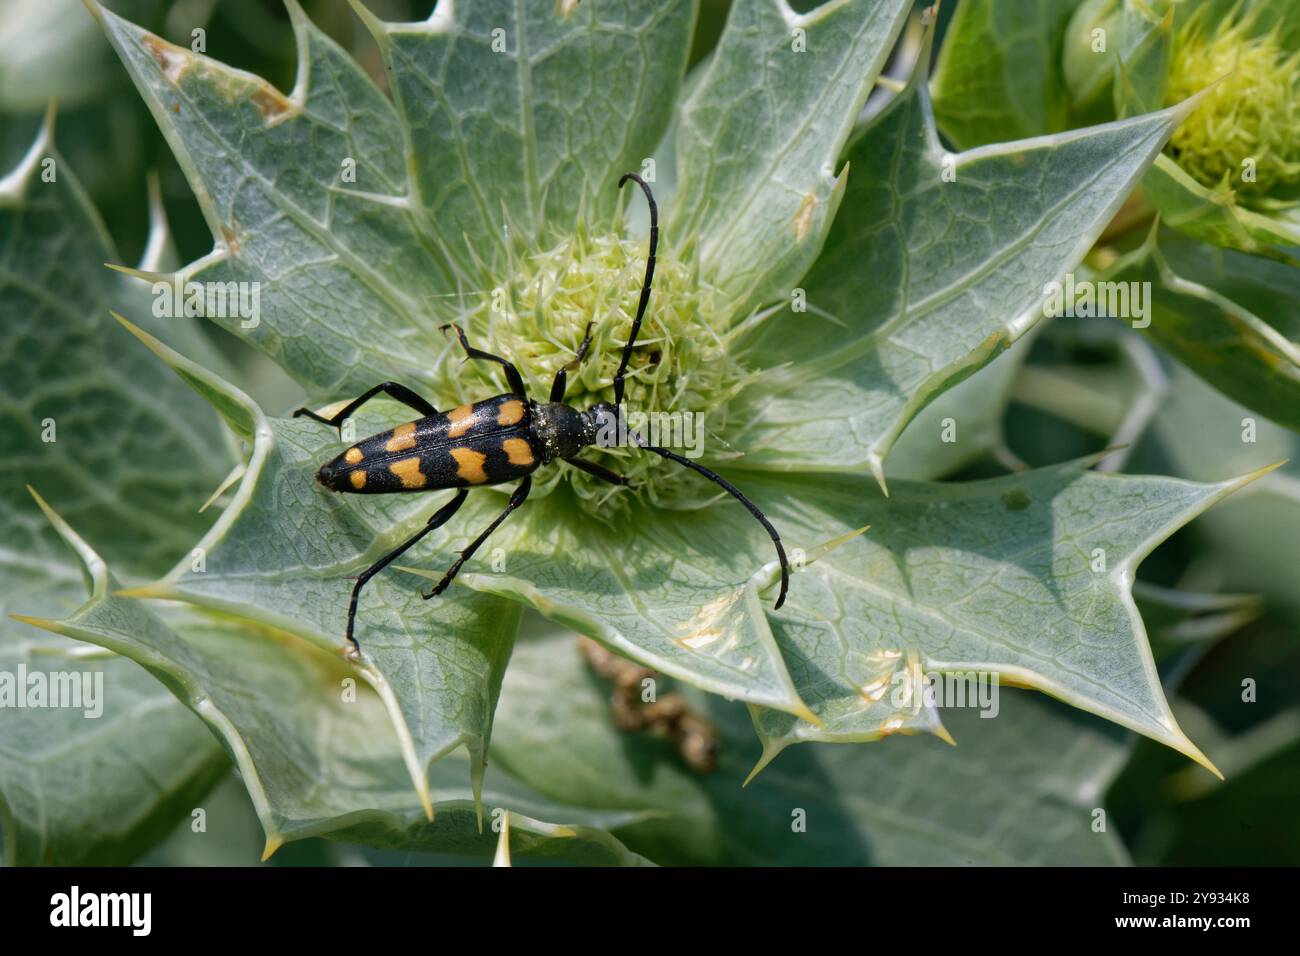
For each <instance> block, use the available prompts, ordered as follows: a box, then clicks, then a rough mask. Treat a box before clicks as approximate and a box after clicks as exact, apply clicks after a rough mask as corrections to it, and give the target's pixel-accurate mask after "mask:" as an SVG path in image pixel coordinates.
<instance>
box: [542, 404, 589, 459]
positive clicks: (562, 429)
mask: <svg viewBox="0 0 1300 956" xmlns="http://www.w3.org/2000/svg"><path fill="white" fill-rule="evenodd" d="M532 406H533V408H532V412H533V414H532V431H533V438H534V439H535V440H536V441H537V444H538V446H539V447H540V449H541V460H542V463H543V464H545V463H546V462H549V461H554V460H555V459H557V458H572V457H573V456H574V455H576V454H577V453H578V452H580V451H582V449H584V448H586V447H587V446H588V445H591V444H594V443H595V441H596V428H595V425H593V424H592V421H591V418H590V417H589V416H587V415H585V414H583V413H582V412H580V411H578V410H577V409H576V408H573V407H571V406H569V405H564V404H561V403H559V402H533V403H532Z"/></svg>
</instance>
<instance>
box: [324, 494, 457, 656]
mask: <svg viewBox="0 0 1300 956" xmlns="http://www.w3.org/2000/svg"><path fill="white" fill-rule="evenodd" d="M468 494H469V492H468V491H467V490H466V489H464V488H462V489H460V491H458V492H457V493H456V497H455V498H452V499H451V501H449V502H447V504H445V505H443V506H442V507H441V508H439V509H438V510H437V511H435V512H434V513H433V516H432V517H431V518H429V521H428V523H427V524H426V525H425V526H424V527H423V528H421V529H420V530H419V531H417V532H415V534H413V535H411V537H409V538H407V539H406V540H405V541H403V542H402V543H401V544H399V545H398V546H397V547H396V548H394V549H393V550H392V551H389V552H388V553H387V554H386V555H384V556H383V557H382V558H380V559H379V560H378V561H376V562H375V563H374V564H372V565H371V566H370V567H368V568H366V569H365V570H364V571H362V572H361V574H360V575H358V576H357V583H356V584H355V585H353V587H352V602H351V603H350V604H349V605H348V631H347V634H348V641H349V642H350V643H351V644H352V646H353V647H354V648H356V649H357V650H358V651H359V650H361V645H360V644H358V643H357V639H356V638H355V637H353V630H354V627H355V624H356V619H357V598H359V597H360V596H361V589H362V588H363V587H365V585H366V582H367V581H369V580H370V579H371V578H373V577H374V576H375V575H376V574H378V573H379V572H380V571H382V570H384V568H386V567H388V565H390V564H391V563H392V562H394V561H396V560H397V559H398V558H399V557H401V556H402V555H403V554H405V553H406V552H407V551H409V550H410V549H411V547H413V546H414V545H415V543H416V542H417V541H419V540H420V539H421V538H423V537H424V536H425V535H426V534H428V533H429V532H430V531H433V530H434V529H435V528H440V527H442V526H443V525H444V524H446V523H447V522H448V521H450V520H451V516H452V515H454V514H455V513H456V512H457V511H458V510H460V506H461V505H463V504H464V503H465V498H466V496H467V495H468Z"/></svg>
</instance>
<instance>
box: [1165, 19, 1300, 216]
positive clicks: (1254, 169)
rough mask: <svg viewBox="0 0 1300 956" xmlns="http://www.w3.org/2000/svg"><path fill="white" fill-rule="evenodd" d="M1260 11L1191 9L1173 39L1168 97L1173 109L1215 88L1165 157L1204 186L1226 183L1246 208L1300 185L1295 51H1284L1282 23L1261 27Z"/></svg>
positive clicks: (1298, 53)
mask: <svg viewBox="0 0 1300 956" xmlns="http://www.w3.org/2000/svg"><path fill="white" fill-rule="evenodd" d="M1264 9H1265V7H1264V5H1263V4H1255V3H1252V4H1243V3H1238V4H1237V5H1236V6H1234V7H1233V8H1232V9H1231V11H1230V12H1229V13H1228V15H1227V16H1224V17H1215V16H1213V15H1212V12H1211V5H1210V4H1204V5H1201V6H1200V7H1199V8H1197V9H1195V10H1194V11H1193V12H1192V13H1191V15H1190V16H1188V17H1187V19H1186V22H1185V23H1183V24H1181V25H1180V26H1179V28H1178V30H1177V33H1176V34H1175V37H1174V45H1173V59H1172V63H1171V66H1170V73H1169V85H1168V87H1167V95H1166V101H1167V102H1168V103H1170V104H1173V103H1178V102H1181V101H1183V100H1185V99H1186V98H1187V97H1189V96H1192V95H1194V94H1196V93H1197V92H1199V91H1201V90H1204V89H1206V88H1207V87H1211V86H1212V87H1213V88H1212V89H1210V91H1209V93H1208V94H1207V95H1206V98H1205V100H1204V102H1202V103H1201V105H1200V106H1199V107H1198V108H1197V109H1196V110H1194V111H1193V112H1192V114H1191V116H1189V117H1188V118H1187V119H1186V120H1185V121H1184V122H1183V123H1182V124H1181V125H1180V126H1179V127H1178V129H1176V130H1175V131H1174V134H1173V136H1172V137H1171V138H1170V140H1169V146H1168V152H1169V155H1170V156H1172V157H1173V158H1174V159H1175V160H1176V161H1177V162H1178V164H1179V165H1180V166H1182V167H1183V169H1185V170H1186V171H1187V172H1188V173H1190V174H1191V175H1192V177H1193V178H1195V179H1196V180H1197V181H1198V182H1200V183H1201V184H1202V185H1204V186H1210V187H1213V186H1218V185H1219V184H1221V183H1226V184H1228V185H1229V186H1231V187H1232V188H1233V189H1235V190H1236V191H1237V193H1238V194H1239V195H1240V196H1241V197H1242V199H1243V200H1244V201H1245V202H1247V203H1251V202H1258V201H1259V200H1260V199H1262V198H1264V197H1277V198H1279V199H1284V198H1288V197H1293V196H1294V195H1295V194H1296V187H1297V185H1300V135H1297V132H1296V131H1297V130H1300V49H1286V48H1285V47H1284V46H1283V44H1282V38H1283V35H1284V33H1283V26H1284V24H1283V22H1282V21H1281V20H1278V21H1276V22H1274V23H1273V25H1272V26H1271V27H1270V28H1268V29H1266V30H1262V31H1261V30H1260V29H1259V21H1260V15H1261V14H1262V13H1263V11H1264Z"/></svg>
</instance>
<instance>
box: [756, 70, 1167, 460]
mask: <svg viewBox="0 0 1300 956" xmlns="http://www.w3.org/2000/svg"><path fill="white" fill-rule="evenodd" d="M925 59H926V57H925V56H924V54H923V55H922V57H921V60H922V62H924V60H925ZM1191 106H1192V104H1191V103H1190V102H1189V103H1187V104H1184V105H1182V106H1179V107H1176V108H1174V109H1170V110H1165V111H1164V112H1161V113H1152V114H1149V115H1146V116H1141V117H1138V118H1135V119H1131V120H1124V121H1121V122H1117V123H1109V124H1107V125H1104V126H1098V127H1094V128H1090V129H1085V130H1079V131H1076V132H1070V133H1061V134H1058V135H1055V136H1048V137H1042V138H1039V139H1033V140H1024V141H1019V142H1014V143H1002V144H998V145H996V146H987V147H982V148H978V149H974V150H969V151H967V152H964V153H960V154H956V155H949V154H946V153H945V152H944V151H943V149H942V147H941V146H940V145H939V142H938V138H937V133H936V132H935V129H934V125H933V121H932V120H931V118H930V115H929V104H928V99H927V94H926V91H925V82H924V72H923V69H922V70H918V71H917V72H916V73H915V74H914V75H913V77H912V80H911V82H910V83H909V85H908V87H907V89H906V91H905V92H904V93H902V94H901V95H899V96H898V97H897V98H896V99H895V100H894V101H893V102H892V103H891V104H889V106H888V107H887V108H886V110H885V112H884V113H883V114H882V115H881V116H880V117H878V118H877V120H876V122H875V123H874V124H873V125H872V126H870V127H869V128H867V129H866V130H865V131H863V132H862V133H861V134H860V136H859V137H858V139H857V140H856V142H855V143H854V145H853V146H851V147H850V149H849V153H848V157H849V160H850V162H851V163H852V164H853V169H854V175H853V176H852V177H850V181H849V189H848V193H847V195H846V197H845V200H844V204H843V206H842V208H841V210H840V213H839V215H838V216H837V217H836V220H835V224H834V227H833V228H832V230H831V235H830V238H829V239H828V240H827V244H826V251H825V253H824V254H823V255H822V257H821V258H820V259H819V260H818V262H817V264H816V266H815V267H814V268H813V270H812V272H811V273H810V274H809V275H808V276H807V277H806V278H805V279H804V281H803V285H804V286H805V287H806V290H807V303H808V311H806V312H795V311H794V310H793V309H787V310H784V311H782V312H780V313H778V314H777V315H776V316H774V317H773V318H772V319H770V320H769V321H768V322H767V323H765V324H764V325H762V326H761V327H760V331H759V333H758V335H757V336H756V337H755V339H754V341H753V342H752V343H751V344H750V354H751V355H752V357H753V360H754V362H755V364H758V365H775V364H778V363H781V364H783V365H784V366H785V367H784V368H783V369H782V370H781V371H779V372H769V374H768V375H766V376H764V378H763V384H762V389H761V391H762V394H761V395H760V394H754V395H753V396H752V397H750V404H751V407H752V408H751V412H750V415H749V420H751V421H752V422H754V426H753V427H752V428H751V429H750V431H749V432H748V433H747V434H745V435H742V436H741V437H740V438H739V439H734V440H737V441H740V442H743V443H744V447H746V448H747V451H746V455H745V457H744V459H742V462H741V464H742V465H743V466H744V467H748V468H770V469H777V470H783V471H785V470H790V469H793V468H797V467H800V463H801V462H807V461H811V460H817V461H818V462H819V463H820V464H821V466H822V467H824V468H836V469H839V468H843V469H860V468H864V467H870V468H871V470H872V471H873V473H875V474H876V476H877V477H878V478H881V477H882V476H883V470H882V466H883V461H884V458H885V455H886V454H887V453H888V452H889V449H890V448H891V446H892V445H893V443H894V441H895V440H896V439H897V437H898V435H899V434H900V433H901V432H902V430H903V428H904V427H905V426H906V425H907V423H908V422H909V421H910V420H911V418H912V417H913V416H914V415H916V413H917V412H918V411H919V410H920V409H921V408H923V407H924V406H925V405H926V404H927V403H928V402H929V401H930V400H931V399H932V398H933V397H934V396H935V395H937V394H939V393H940V392H942V391H943V390H944V389H946V388H949V387H951V386H952V385H955V384H956V383H958V382H960V381H961V380H962V379H964V378H965V377H966V376H968V375H970V374H971V373H972V372H974V371H975V370H976V369H978V368H980V367H982V366H983V365H985V364H987V363H988V362H989V361H991V360H992V359H993V358H994V357H995V356H996V355H997V354H998V353H999V352H1001V351H1002V350H1003V349H1005V348H1006V347H1007V346H1008V345H1009V344H1010V343H1011V342H1014V341H1015V340H1017V339H1018V338H1020V337H1021V336H1022V335H1023V334H1024V333H1025V332H1026V331H1027V330H1028V329H1029V328H1031V327H1032V326H1033V325H1034V323H1035V322H1037V321H1038V320H1039V319H1040V318H1041V317H1042V315H1043V294H1044V292H1043V290H1044V288H1045V286H1046V285H1047V283H1049V282H1052V281H1057V280H1060V279H1061V278H1062V277H1063V276H1064V274H1065V273H1066V271H1067V270H1069V269H1071V268H1073V267H1074V266H1075V265H1077V264H1078V262H1079V260H1080V259H1082V257H1083V255H1084V253H1085V252H1086V251H1087V249H1088V247H1089V246H1090V245H1091V244H1092V242H1093V240H1095V239H1096V237H1097V236H1098V234H1100V232H1101V230H1102V229H1103V228H1104V227H1105V225H1106V223H1107V222H1108V221H1109V220H1110V218H1111V216H1112V215H1113V214H1114V212H1115V210H1116V209H1118V207H1119V205H1120V204H1121V203H1122V202H1123V200H1124V198H1125V197H1126V196H1127V195H1128V193H1129V191H1130V190H1131V189H1132V188H1133V185H1134V183H1135V182H1136V181H1137V179H1138V178H1139V177H1140V176H1141V175H1142V173H1143V171H1144V170H1145V169H1146V168H1147V166H1148V165H1149V164H1150V162H1151V160H1152V159H1153V158H1154V157H1155V155H1156V154H1157V153H1158V152H1159V150H1160V147H1161V146H1162V145H1163V143H1164V141H1165V139H1166V138H1167V137H1168V136H1169V133H1170V131H1171V130H1172V129H1173V127H1174V126H1175V125H1176V124H1177V122H1178V121H1179V119H1180V118H1181V117H1182V116H1183V115H1185V114H1186V112H1187V111H1188V110H1189V109H1190V108H1191ZM954 177H955V178H954ZM949 180H951V181H949ZM810 382H815V383H816V384H815V386H810V385H809V383H810ZM756 391H757V390H756Z"/></svg>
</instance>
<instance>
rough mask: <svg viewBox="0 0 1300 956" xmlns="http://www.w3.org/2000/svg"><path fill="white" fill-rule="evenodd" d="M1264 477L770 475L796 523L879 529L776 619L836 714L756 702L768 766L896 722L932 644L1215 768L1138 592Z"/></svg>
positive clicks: (820, 570) (1062, 468) (945, 662)
mask: <svg viewBox="0 0 1300 956" xmlns="http://www.w3.org/2000/svg"><path fill="white" fill-rule="evenodd" d="M1257 475H1258V473H1255V474H1251V475H1248V476H1246V477H1245V478H1241V479H1235V480H1232V481H1225V482H1220V483H1218V484H1209V485H1201V484H1192V483H1189V482H1183V481H1175V480H1172V479H1165V478H1154V477H1152V478H1146V477H1136V476H1116V475H1104V474H1097V473H1093V472H1090V471H1087V470H1085V468H1084V466H1082V465H1081V464H1078V463H1076V464H1067V465H1059V466H1055V467H1051V468H1041V469H1037V470H1035V471H1030V472H1024V473H1021V474H1018V475H1011V476H1008V477H1005V478H998V479H993V480H989V481H977V482H967V483H961V484H941V485H940V484H922V483H910V482H907V483H904V482H900V483H897V486H896V487H895V488H893V489H891V495H890V497H889V498H888V499H885V498H884V497H883V496H882V495H881V494H880V492H879V491H878V489H876V488H875V487H873V485H872V484H871V482H870V481H869V480H868V479H865V478H855V477H850V476H843V477H838V476H837V477H831V476H825V477H824V478H823V480H822V481H820V482H819V485H818V488H817V489H816V490H813V489H810V488H802V489H797V488H796V483H795V482H792V481H791V480H789V479H776V478H775V477H773V478H770V479H769V478H765V479H764V481H763V482H762V485H763V487H765V488H769V489H771V491H770V497H771V498H772V499H774V500H776V501H777V502H779V503H778V505H777V506H776V508H775V509H774V510H775V511H776V513H777V514H778V515H780V516H781V519H782V522H783V526H784V527H787V528H796V529H799V528H819V529H822V530H823V532H825V531H827V530H834V529H836V528H837V527H838V528H842V529H845V530H848V529H850V528H853V527H857V526H860V525H861V524H864V523H870V524H871V525H872V531H871V532H870V533H869V534H866V535H863V536H862V537H861V538H859V539H856V540H854V541H852V542H850V543H849V544H847V545H845V546H844V547H843V548H840V549H838V550H836V551H834V552H832V553H830V554H829V555H827V556H826V557H825V558H824V559H822V560H821V561H818V562H817V563H815V564H811V565H809V567H808V570H807V571H805V572H804V573H803V574H801V575H799V576H798V578H797V581H796V582H795V586H794V587H792V588H791V592H790V598H789V600H788V601H787V602H786V609H783V611H782V613H781V615H779V616H777V617H775V618H774V620H773V629H774V631H775V633H776V636H777V639H778V641H779V642H780V644H781V648H782V651H783V654H784V656H785V658H786V660H787V661H789V662H790V666H791V673H792V674H793V676H794V678H795V684H796V686H797V687H798V689H799V692H800V695H801V696H802V697H803V698H804V699H805V700H807V701H808V703H809V706H811V707H812V708H813V710H814V712H816V713H817V715H818V716H819V717H821V718H822V719H823V720H824V721H825V726H824V727H813V726H811V725H806V724H800V723H799V722H797V721H795V720H792V719H791V718H790V717H788V716H787V715H784V714H777V713H770V712H764V711H761V710H756V711H755V724H756V727H757V729H758V732H759V735H760V737H762V739H763V743H764V758H763V759H764V762H765V763H766V762H767V761H769V760H771V759H772V757H774V756H775V755H776V754H777V753H779V752H780V751H781V750H782V749H783V748H784V747H786V746H787V745H789V744H790V743H793V742H796V741H800V740H825V739H838V740H855V739H856V740H869V739H873V738H874V737H878V736H880V735H881V734H882V732H884V733H888V732H890V731H891V730H893V729H896V728H894V727H893V725H891V724H886V725H884V726H883V727H882V724H881V720H880V707H881V706H882V704H883V703H884V702H885V701H888V700H889V699H890V697H891V693H892V692H893V690H894V686H893V685H892V683H891V682H893V681H895V680H896V678H895V676H894V674H895V672H896V671H897V670H898V669H899V668H901V667H903V666H904V664H905V662H907V661H908V660H909V659H910V658H912V657H915V658H917V659H918V661H919V665H918V666H919V670H920V671H921V672H923V673H928V672H939V673H945V672H953V671H958V672H968V671H977V672H978V671H984V672H996V673H998V674H999V675H1000V676H1001V679H1002V680H1003V681H1005V682H1008V683H1014V684H1017V685H1023V686H1029V687H1034V688H1037V689H1039V690H1043V691H1046V692H1047V693H1049V694H1051V695H1053V696H1055V697H1059V698H1061V699H1062V700H1065V701H1066V702H1068V703H1070V704H1073V705H1074V706H1076V707H1081V708H1083V709H1085V710H1089V711H1091V712H1093V713H1096V714H1099V715H1101V716H1103V717H1105V718H1107V719H1109V720H1113V721H1115V722H1116V723H1119V724H1122V725H1123V726H1125V727H1129V728H1131V729H1133V730H1136V731H1138V732H1139V733H1142V734H1146V735H1147V736H1149V737H1151V738H1153V739H1155V740H1159V741H1161V742H1163V743H1166V744H1168V745H1169V746H1171V747H1173V748H1174V749H1175V750H1178V751H1180V752H1182V753H1184V754H1186V755H1188V756H1189V757H1191V758H1192V759H1193V760H1196V761H1198V762H1200V763H1202V764H1204V765H1206V766H1207V767H1209V766H1211V765H1210V763H1209V761H1208V760H1207V759H1206V758H1205V757H1204V756H1203V755H1202V754H1201V752H1200V751H1199V750H1198V749H1197V748H1196V746H1195V745H1194V744H1193V743H1192V742H1191V741H1190V740H1188V739H1187V738H1186V736H1185V735H1184V734H1183V732H1182V731H1181V730H1180V729H1179V727H1178V724H1177V722H1176V721H1175V720H1174V718H1173V715H1172V713H1171V712H1170V710H1169V706H1168V704H1167V703H1166V701H1165V697H1164V693H1163V691H1162V689H1161V685H1160V681H1159V677H1158V675H1157V673H1156V669H1155V665H1154V663H1153V661H1152V657H1151V651H1150V647H1149V646H1148V644H1147V639H1146V632H1145V629H1144V628H1143V625H1142V620H1141V618H1140V617H1139V615H1138V613H1137V608H1136V607H1135V605H1134V603H1133V598H1132V594H1131V587H1132V582H1133V578H1134V569H1135V568H1136V566H1137V564H1138V563H1140V562H1141V560H1142V559H1143V558H1144V557H1146V555H1147V554H1149V553H1150V552H1151V550H1153V549H1154V548H1155V547H1156V545H1157V544H1159V543H1160V542H1161V541H1163V540H1164V539H1165V538H1166V537H1168V536H1169V535H1170V534H1172V533H1173V532H1174V531H1175V530H1177V529H1178V528H1179V527H1181V526H1182V525H1183V524H1185V523H1187V522H1188V521H1190V520H1191V519H1192V518H1193V517H1195V516H1196V515H1198V514H1200V513H1201V512H1202V511H1204V510H1205V509H1207V508H1209V507H1210V505H1212V504H1214V503H1215V502H1216V501H1218V500H1219V499H1221V498H1223V497H1224V496H1226V495H1228V494H1229V493H1231V492H1232V491H1234V490H1235V489H1236V488H1238V487H1240V486H1242V485H1243V484H1245V483H1247V482H1249V481H1250V480H1252V479H1253V478H1255V477H1257ZM782 489H784V491H785V494H784V495H783V494H781V493H780V491H781V490H782ZM804 533H805V534H806V533H807V532H806V531H805V532H804ZM882 681H884V686H883V687H882V686H881V682H882ZM913 701H917V702H919V699H918V698H913V699H912V700H909V701H905V702H904V703H905V704H909V705H910V704H912V703H913ZM895 706H896V708H897V703H896V704H895Z"/></svg>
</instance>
